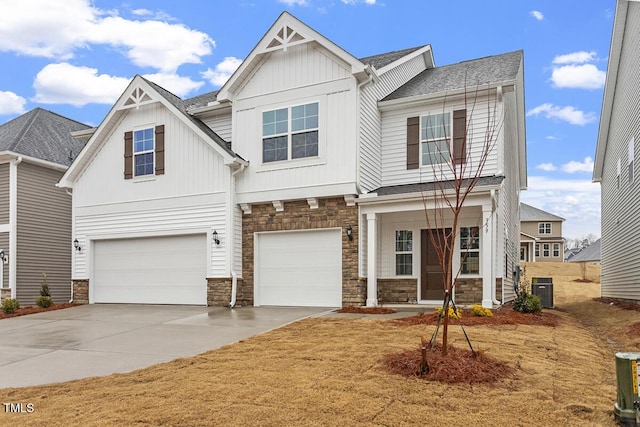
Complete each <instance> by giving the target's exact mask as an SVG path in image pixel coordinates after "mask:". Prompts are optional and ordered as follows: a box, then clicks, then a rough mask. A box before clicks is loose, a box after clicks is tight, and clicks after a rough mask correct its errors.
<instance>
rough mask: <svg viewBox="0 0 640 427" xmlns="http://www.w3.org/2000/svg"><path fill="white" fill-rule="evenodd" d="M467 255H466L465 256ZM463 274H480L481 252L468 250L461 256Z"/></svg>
mask: <svg viewBox="0 0 640 427" xmlns="http://www.w3.org/2000/svg"><path fill="white" fill-rule="evenodd" d="M465 255H466V256H465ZM460 264H461V273H462V274H479V273H480V253H478V252H467V253H466V254H462V256H461V257H460Z"/></svg>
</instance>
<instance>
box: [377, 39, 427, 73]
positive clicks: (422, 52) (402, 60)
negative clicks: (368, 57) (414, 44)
mask: <svg viewBox="0 0 640 427" xmlns="http://www.w3.org/2000/svg"><path fill="white" fill-rule="evenodd" d="M421 55H423V56H425V61H424V62H425V68H433V52H432V51H431V45H430V44H428V45H425V46H423V47H421V48H420V49H416V50H415V51H413V52H411V53H410V54H408V55H405V56H403V57H402V58H400V59H397V60H395V61H393V62H392V63H390V64H387V65H385V66H384V67H382V68H380V69H379V70H377V71H378V75H380V76H381V75H383V74H384V73H386V72H387V71H389V70H393V69H394V68H396V67H397V66H398V65H401V64H404V63H405V62H407V61H410V60H412V59H413V58H415V57H417V56H421ZM429 58H430V59H429Z"/></svg>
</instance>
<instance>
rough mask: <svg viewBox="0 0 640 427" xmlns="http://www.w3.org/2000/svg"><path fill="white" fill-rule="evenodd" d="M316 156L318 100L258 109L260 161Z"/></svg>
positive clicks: (267, 161)
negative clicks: (276, 107) (260, 124)
mask: <svg viewBox="0 0 640 427" xmlns="http://www.w3.org/2000/svg"><path fill="white" fill-rule="evenodd" d="M316 156H318V103H317V102H314V103H311V104H305V105H298V106H295V107H288V108H280V109H278V110H269V111H264V112H263V113H262V161H263V162H264V163H270V162H278V161H284V160H291V159H301V158H305V157H316Z"/></svg>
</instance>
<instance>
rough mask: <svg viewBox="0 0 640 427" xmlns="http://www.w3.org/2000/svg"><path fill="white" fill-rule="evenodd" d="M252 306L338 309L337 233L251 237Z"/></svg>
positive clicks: (339, 263) (339, 251)
mask: <svg viewBox="0 0 640 427" xmlns="http://www.w3.org/2000/svg"><path fill="white" fill-rule="evenodd" d="M255 275H256V277H255V304H256V305H281V306H315V307H340V306H342V239H341V230H340V229H328V230H327V229H323V230H313V231H292V232H289V231H287V232H275V233H258V234H255Z"/></svg>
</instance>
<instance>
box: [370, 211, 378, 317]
mask: <svg viewBox="0 0 640 427" xmlns="http://www.w3.org/2000/svg"><path fill="white" fill-rule="evenodd" d="M377 220H378V218H377V215H376V214H375V213H368V214H367V307H377V306H378V221H377Z"/></svg>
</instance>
